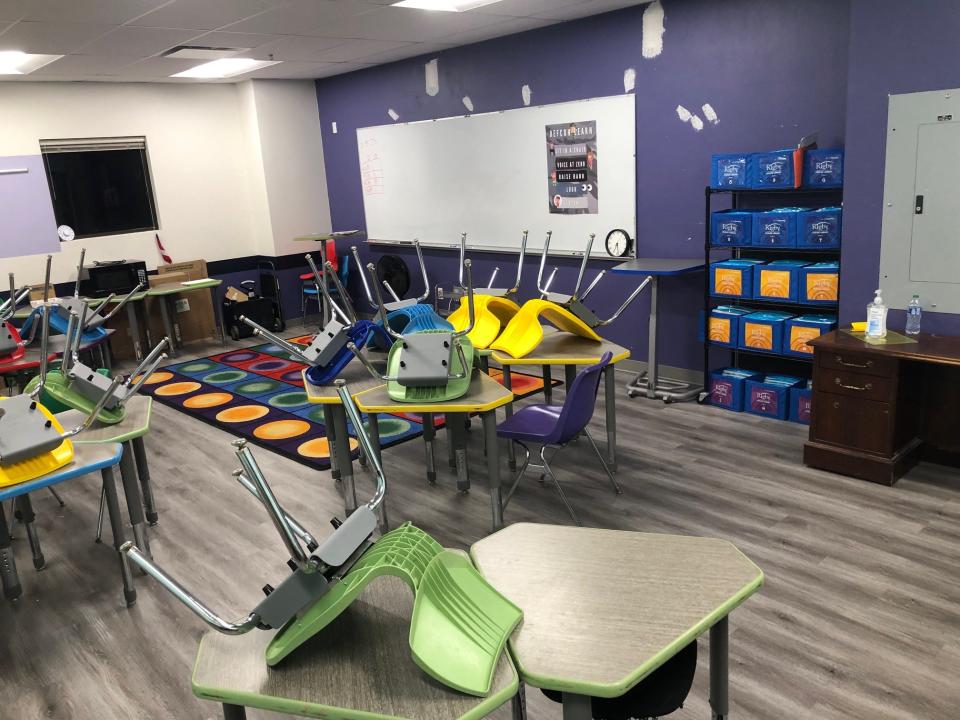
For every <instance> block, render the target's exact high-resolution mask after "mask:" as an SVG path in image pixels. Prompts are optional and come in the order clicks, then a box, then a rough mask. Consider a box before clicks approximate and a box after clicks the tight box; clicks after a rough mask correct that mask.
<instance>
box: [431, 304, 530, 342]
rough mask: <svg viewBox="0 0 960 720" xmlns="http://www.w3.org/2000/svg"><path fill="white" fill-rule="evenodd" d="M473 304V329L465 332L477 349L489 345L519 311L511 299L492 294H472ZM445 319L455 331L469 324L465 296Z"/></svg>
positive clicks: (518, 307) (468, 310) (468, 312)
mask: <svg viewBox="0 0 960 720" xmlns="http://www.w3.org/2000/svg"><path fill="white" fill-rule="evenodd" d="M473 304H474V313H475V321H474V325H473V330H471V331H470V332H469V333H467V338H468V339H469V340H470V342H472V343H473V347H474V348H477V349H479V350H484V349H486V348H488V347H490V344H491V343H492V342H493V341H494V340H496V339H497V336H498V335H499V334H500V331H501V330H502V329H503V328H505V327H506V326H507V325H508V324H509V323H510V321H511V320H512V319H513V318H514V316H515V315H516V314H517V313H518V312H520V306H519V305H517V304H516V303H515V302H514V301H513V300H510V299H508V298H504V297H496V296H493V295H474V296H473ZM447 320H449V321H450V324H451V325H453V329H454V330H456V331H457V332H460V331H462V330H463V329H464V328H466V327H467V326H468V325H469V323H470V309H469V307H468V302H467V298H466V296H464V297H462V298H460V307H459V308H457V309H456V310H455V311H454V312H453V313H451V314H450V316H449V317H448V318H447Z"/></svg>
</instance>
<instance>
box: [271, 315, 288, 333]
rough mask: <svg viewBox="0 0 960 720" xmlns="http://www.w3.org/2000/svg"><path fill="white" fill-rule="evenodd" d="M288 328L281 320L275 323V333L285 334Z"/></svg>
mask: <svg viewBox="0 0 960 720" xmlns="http://www.w3.org/2000/svg"><path fill="white" fill-rule="evenodd" d="M286 327H287V324H286V323H285V322H284V321H283V320H281V319H279V318H278V319H276V320H274V321H273V331H274V332H283V331H284V330H285V329H286Z"/></svg>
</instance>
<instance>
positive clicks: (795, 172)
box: [750, 148, 802, 190]
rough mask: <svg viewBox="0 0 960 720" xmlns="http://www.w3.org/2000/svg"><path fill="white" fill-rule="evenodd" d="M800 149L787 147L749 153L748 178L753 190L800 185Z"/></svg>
mask: <svg viewBox="0 0 960 720" xmlns="http://www.w3.org/2000/svg"><path fill="white" fill-rule="evenodd" d="M801 154H802V151H799V150H794V149H792V148H791V149H787V150H774V151H772V152H759V153H752V154H751V155H750V179H751V181H752V186H751V187H753V189H754V190H771V189H783V188H796V187H799V186H800V183H799V180H800V177H799V175H800V173H801V172H802V168H801V167H797V166H798V164H799V158H800V157H801Z"/></svg>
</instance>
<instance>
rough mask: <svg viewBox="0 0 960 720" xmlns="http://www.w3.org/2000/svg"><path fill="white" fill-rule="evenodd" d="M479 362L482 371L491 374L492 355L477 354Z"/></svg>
mask: <svg viewBox="0 0 960 720" xmlns="http://www.w3.org/2000/svg"><path fill="white" fill-rule="evenodd" d="M477 364H478V365H479V366H480V372H482V373H485V374H487V375H489V374H490V356H489V355H487V354H486V353H481V354H478V355H477Z"/></svg>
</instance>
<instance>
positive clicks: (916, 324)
mask: <svg viewBox="0 0 960 720" xmlns="http://www.w3.org/2000/svg"><path fill="white" fill-rule="evenodd" d="M922 314H923V308H922V307H920V296H919V295H914V296H913V298H911V300H910V304H909V305H907V335H919V334H920V316H921V315H922Z"/></svg>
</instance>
